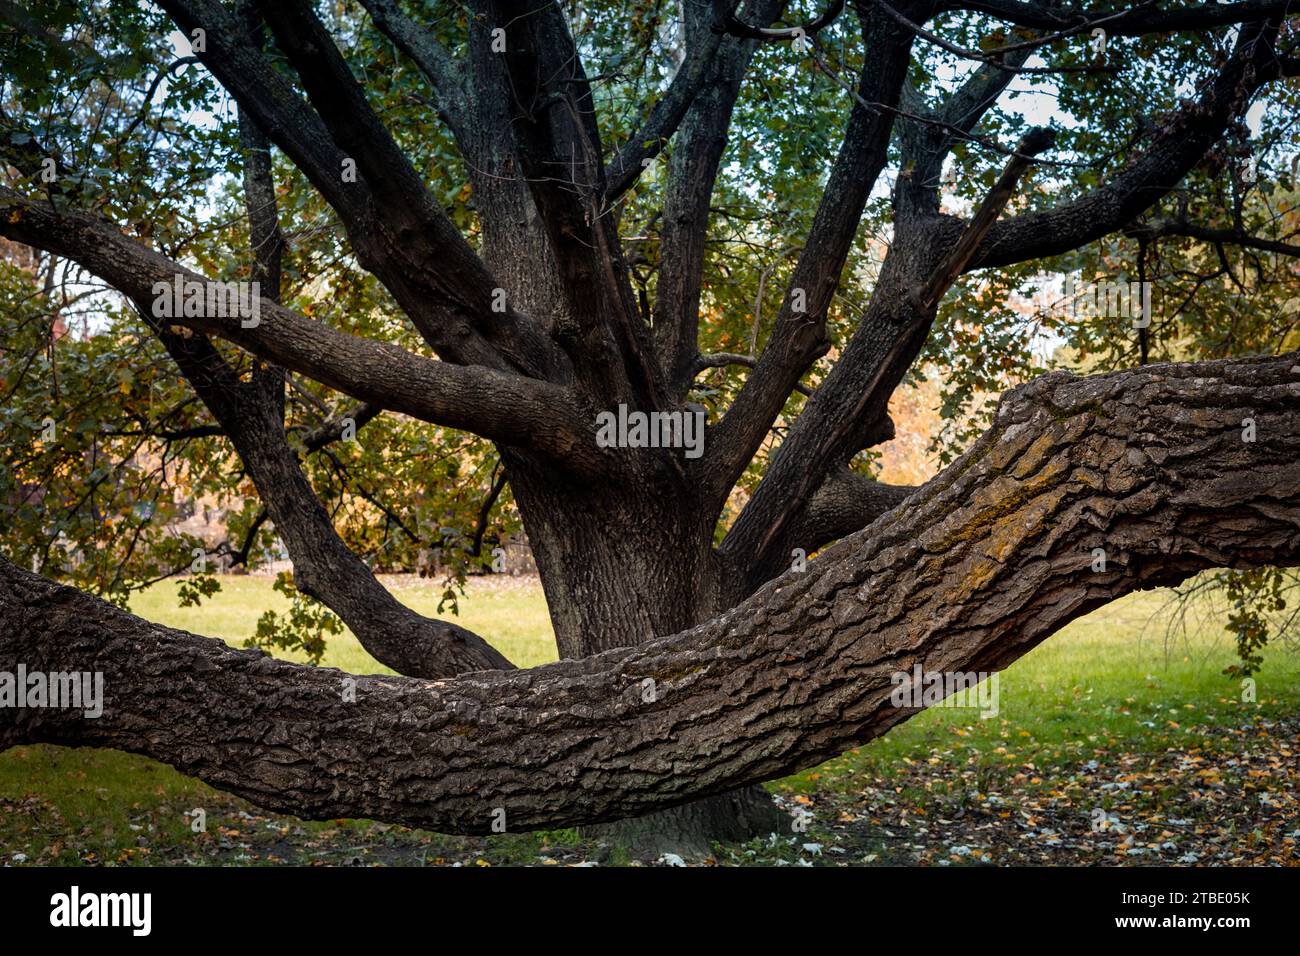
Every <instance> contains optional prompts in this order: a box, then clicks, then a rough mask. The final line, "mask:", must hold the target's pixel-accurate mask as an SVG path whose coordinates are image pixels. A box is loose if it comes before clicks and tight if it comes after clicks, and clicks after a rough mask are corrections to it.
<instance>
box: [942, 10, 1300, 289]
mask: <svg viewBox="0 0 1300 956" xmlns="http://www.w3.org/2000/svg"><path fill="white" fill-rule="evenodd" d="M1276 35H1277V26H1276V24H1264V25H1252V26H1249V27H1245V28H1243V30H1242V33H1241V36H1240V37H1239V38H1238V40H1237V45H1236V48H1235V49H1234V50H1233V53H1232V56H1231V58H1230V59H1229V61H1228V63H1227V64H1225V65H1224V67H1223V69H1222V70H1220V72H1219V73H1217V74H1216V75H1215V76H1214V78H1213V79H1212V80H1210V81H1209V82H1208V83H1207V84H1206V85H1205V88H1204V90H1203V91H1202V93H1201V95H1200V96H1199V97H1197V98H1196V99H1195V100H1194V101H1192V102H1190V103H1188V104H1187V105H1186V106H1184V107H1182V108H1181V109H1179V110H1178V112H1177V113H1176V114H1175V115H1174V117H1173V119H1172V120H1171V121H1169V122H1167V123H1166V124H1165V125H1164V126H1162V127H1161V128H1160V129H1159V130H1158V132H1157V133H1156V135H1155V136H1154V138H1153V139H1152V142H1151V145H1150V146H1149V147H1148V148H1147V150H1146V151H1145V152H1144V153H1142V154H1141V155H1140V156H1139V157H1137V158H1136V159H1135V160H1134V161H1133V162H1131V163H1130V164H1129V165H1128V167H1127V168H1126V169H1124V170H1123V171H1122V172H1120V173H1119V174H1117V175H1116V176H1115V177H1114V179H1112V180H1111V181H1110V182H1109V183H1107V184H1105V185H1104V186H1100V187H1098V188H1097V189H1094V190H1092V191H1091V192H1089V193H1087V194H1085V195H1083V196H1081V197H1079V198H1078V199H1075V200H1072V201H1070V202H1066V203H1062V204H1061V205H1059V206H1055V207H1053V208H1051V209H1047V210H1044V211H1041V212H1027V213H1022V214H1021V215H1018V216H1014V217H1012V218H1009V219H1006V220H1004V221H1002V222H999V223H998V224H997V225H995V226H994V227H993V228H992V229H991V230H990V231H989V234H988V238H987V239H986V241H985V243H984V244H983V246H982V247H981V248H980V250H979V252H978V254H977V255H976V256H974V257H973V258H972V259H971V263H970V268H972V269H975V268H988V267H992V266H1000V265H1009V264H1011V263H1014V262H1020V261H1022V260H1025V259H1037V258H1044V257H1047V256H1052V255H1057V254H1059V253H1062V252H1068V251H1069V250H1071V249H1076V248H1078V247H1079V246H1082V245H1086V244H1087V243H1089V242H1092V241H1094V240H1096V239H1099V238H1101V237H1102V236H1105V235H1107V234H1108V233H1111V232H1115V231H1116V230H1119V229H1121V228H1123V227H1124V226H1125V225H1127V224H1128V223H1129V222H1131V221H1132V220H1133V219H1134V218H1136V217H1137V216H1138V215H1139V214H1140V213H1141V212H1142V211H1143V210H1144V209H1147V208H1149V207H1151V206H1152V205H1154V204H1155V203H1156V201H1157V200H1159V199H1160V198H1161V197H1162V196H1164V195H1166V194H1167V193H1168V192H1169V191H1170V190H1172V189H1173V188H1174V187H1175V186H1177V185H1178V183H1179V182H1180V181H1181V180H1182V178H1183V177H1184V176H1185V175H1186V174H1187V173H1188V171H1190V170H1191V169H1192V168H1193V167H1194V166H1195V165H1196V164H1197V163H1198V162H1200V160H1201V158H1202V157H1203V156H1204V155H1205V152H1206V150H1208V149H1209V148H1210V146H1212V145H1213V144H1214V143H1215V142H1216V141H1217V140H1218V139H1219V138H1220V137H1221V136H1222V135H1223V131H1224V129H1225V128H1226V127H1227V125H1228V124H1229V123H1230V122H1231V121H1232V120H1233V119H1234V118H1235V117H1238V116H1240V115H1242V114H1244V113H1245V111H1246V108H1247V107H1248V106H1249V104H1250V98H1251V96H1252V95H1253V94H1254V93H1255V92H1256V91H1257V90H1258V89H1259V88H1260V87H1261V86H1263V85H1264V84H1265V83H1267V82H1268V81H1270V80H1273V79H1276V78H1277V77H1278V76H1279V75H1280V70H1281V68H1280V66H1279V63H1278V61H1277V57H1276V52H1275V49H1274V40H1275V38H1276ZM947 228H949V229H954V228H956V227H955V225H953V224H951V223H950V224H949V225H948V227H947Z"/></svg>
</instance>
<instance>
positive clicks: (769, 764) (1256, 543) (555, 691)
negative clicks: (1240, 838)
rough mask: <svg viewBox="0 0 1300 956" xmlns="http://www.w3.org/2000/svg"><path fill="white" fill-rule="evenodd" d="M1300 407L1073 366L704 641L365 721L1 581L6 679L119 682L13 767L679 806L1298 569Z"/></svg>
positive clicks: (286, 678) (425, 689) (557, 804)
mask: <svg viewBox="0 0 1300 956" xmlns="http://www.w3.org/2000/svg"><path fill="white" fill-rule="evenodd" d="M1298 411H1300V364H1298V362H1297V356H1296V355H1287V356H1282V357H1280V358H1266V359H1246V360H1237V361H1228V362H1212V363H1211V362H1207V363H1196V364H1189V365H1164V366H1149V367H1147V368H1144V369H1139V370H1133V371H1127V372H1121V373H1116V374H1112V375H1106V376H1099V377H1094V378H1084V379H1080V378H1076V377H1074V376H1071V375H1067V374H1062V373H1053V374H1051V375H1048V376H1045V377H1044V378H1042V379H1039V380H1038V381H1036V382H1034V383H1031V384H1030V385H1028V386H1026V387H1023V388H1021V389H1018V390H1016V391H1015V392H1013V393H1012V394H1010V395H1009V396H1008V397H1006V398H1005V399H1004V400H1003V402H1002V403H1001V406H1000V408H999V410H998V413H997V415H996V418H995V424H994V428H993V430H992V431H990V432H989V433H988V434H987V435H985V436H984V437H983V438H981V439H980V440H979V441H978V442H977V443H976V444H975V446H974V447H973V448H972V449H971V450H970V451H969V452H968V453H967V454H966V455H964V456H962V458H960V459H959V460H958V461H957V462H956V463H955V464H954V465H953V466H951V467H950V468H948V469H947V470H946V471H944V472H943V474H941V475H940V476H939V477H938V478H936V479H935V480H934V481H932V482H930V483H929V484H927V485H926V486H924V487H923V488H921V489H920V490H919V491H917V492H916V493H915V494H913V495H912V496H910V497H909V498H908V499H907V500H906V501H905V502H904V503H903V504H902V505H901V506H900V507H898V508H896V509H895V510H893V511H891V512H889V513H888V514H886V515H885V516H882V518H881V519H879V520H878V521H876V522H875V523H874V524H873V525H872V526H871V527H869V528H867V529H865V530H863V531H862V532H860V533H858V534H855V535H852V536H850V537H849V538H846V539H844V540H843V541H841V542H840V543H839V544H838V545H836V546H835V547H833V548H831V549H829V550H827V551H826V552H825V553H824V554H823V555H822V556H821V557H819V558H818V559H817V560H815V561H813V562H812V563H811V564H810V565H809V566H808V568H807V570H806V571H804V572H802V573H800V572H789V573H787V574H785V575H783V576H781V577H780V578H778V579H777V580H775V581H772V582H770V583H769V584H768V585H766V586H765V587H764V588H763V589H762V590H761V591H759V592H758V593H757V594H755V595H754V596H753V597H752V598H751V599H750V600H748V601H746V602H745V603H743V604H742V605H740V606H738V607H736V608H734V609H732V610H731V611H729V612H728V613H727V614H725V615H722V616H720V617H718V618H717V619H715V620H713V621H711V622H709V623H707V624H705V625H703V626H701V627H698V628H694V629H691V630H689V631H685V632H683V633H681V634H677V635H673V636H671V637H667V638H662V639H659V640H656V641H652V642H650V643H648V644H644V645H642V646H639V647H633V648H620V649H615V650H612V651H609V652H606V653H604V654H600V655H598V656H596V657H592V658H588V659H585V660H567V661H560V662H558V663H555V664H550V665H547V666H544V667H539V668H535V669H533V670H529V671H522V672H512V673H508V674H501V673H491V674H477V675H471V676H466V677H462V678H458V679H453V680H442V681H422V680H411V679H402V678H382V677H379V678H357V679H356V694H355V701H353V700H350V699H349V697H348V695H346V694H345V693H344V690H345V684H344V680H345V678H346V676H347V675H345V674H343V673H341V672H339V671H335V670H330V669H324V668H307V667H301V666H297V665H293V664H288V663H283V662H279V661H274V660H272V659H270V658H268V657H266V656H265V655H263V654H260V653H256V652H249V651H237V650H232V649H230V648H228V647H227V646H226V645H225V644H224V643H223V642H220V641H215V640H210V639H205V638H200V637H195V636H193V635H189V634H185V633H182V632H179V631H174V630H169V629H167V628H163V627H159V626H157V625H152V624H148V623H146V622H144V621H141V620H139V619H138V618H134V617H132V616H131V615H129V614H127V613H125V612H123V611H120V610H117V609H115V608H112V607H110V606H109V605H107V604H104V603H102V602H100V601H98V600H96V599H94V598H91V597H89V596H87V595H85V594H82V593H80V592H78V591H76V590H74V589H71V588H66V587H60V586H58V585H56V584H53V583H51V582H49V581H45V580H43V579H41V578H38V577H36V576H35V575H32V574H29V573H27V572H24V571H22V570H20V569H18V568H16V567H14V566H13V565H12V564H10V563H9V562H7V561H0V620H2V621H3V622H4V626H3V628H0V635H2V636H0V669H7V670H14V669H15V668H16V667H17V664H18V662H22V663H23V664H25V666H26V667H27V668H28V670H29V671H31V670H40V671H45V672H58V671H98V672H101V673H103V675H104V708H103V715H102V716H101V717H100V718H98V719H94V720H88V719H86V718H84V717H83V716H82V715H81V714H80V713H78V712H75V711H70V710H64V709H57V708H23V709H18V708H4V709H3V710H2V711H0V748H4V747H10V746H14V745H16V744H23V743H54V744H65V745H76V746H104V747H114V748H117V749H120V750H126V751H131V752H136V753H142V754H145V755H147V756H150V757H153V758H155V759H159V760H162V761H165V762H168V763H170V764H171V765H173V766H175V767H177V768H178V769H180V770H181V771H183V772H185V773H189V774H192V775H194V776H197V777H199V778H201V779H203V780H205V781H207V782H209V783H211V784H213V785H215V786H217V787H220V788H223V789H226V790H229V791H231V792H234V793H236V794H239V795H241V796H243V797H246V798H248V799H250V800H252V801H253V802H255V803H257V804H258V805H260V806H264V807H266V808H268V809H273V810H279V811H288V812H292V813H295V814H297V815H300V816H306V817H316V818H328V817H337V816H361V817H368V818H372V819H378V820H388V821H393V822H398V823H403V824H408V825H415V826H424V827H429V828H431V829H435V830H439V831H443V832H463V833H487V832H490V831H491V829H492V824H493V822H494V821H499V820H500V819H501V816H500V812H499V811H504V814H505V821H506V824H507V829H509V830H514V831H517V830H527V829H535V828H541V827H557V826H569V825H573V824H578V823H588V822H596V821H603V820H612V819H617V818H621V817H627V816H633V815H637V814H641V813H645V812H647V811H650V810H655V809H660V808H663V807H667V806H672V805H676V804H681V803H684V802H686V801H688V800H691V799H693V798H696V797H700V796H704V795H708V794H714V793H721V792H724V791H726V790H730V789H733V788H735V787H737V786H740V785H743V784H746V783H749V782H753V781H759V780H766V779H772V778H774V777H778V776H781V775H783V774H787V773H791V772H793V771H797V770H800V769H803V768H806V767H810V766H813V765H815V764H817V763H819V762H821V761H824V760H826V759H828V758H830V757H832V756H835V755H837V754H839V753H841V752H843V751H844V750H846V749H848V748H850V747H853V746H856V745H859V744H861V743H864V742H865V741H868V740H870V739H872V738H874V737H877V736H879V735H880V734H882V733H884V732H885V731H886V730H888V729H889V728H890V727H892V726H894V725H896V724H898V723H900V722H901V721H903V720H906V719H907V718H908V717H910V716H912V715H913V714H915V713H916V712H917V710H916V709H914V708H899V707H895V706H893V705H892V704H891V701H890V698H891V694H892V692H893V690H894V684H893V682H892V680H891V677H892V675H893V674H895V673H897V672H900V671H902V672H908V671H910V670H911V669H912V668H913V667H914V666H915V665H920V666H921V667H922V668H923V670H925V671H930V672H952V671H958V670H960V671H964V672H970V671H985V672H987V671H995V670H1000V669H1002V668H1004V667H1006V666H1007V665H1008V664H1009V663H1011V662H1012V661H1014V660H1016V659H1017V658H1018V657H1020V656H1022V655H1023V654H1025V653H1026V652H1027V651H1029V650H1030V649H1032V648H1033V647H1034V646H1036V645H1037V644H1038V643H1040V642H1041V641H1043V640H1044V639H1045V638H1047V637H1048V636H1050V635H1051V634H1052V633H1054V632H1055V631H1057V630H1058V629H1060V628H1061V627H1062V626H1064V625H1065V624H1066V623H1068V622H1069V621H1071V620H1073V619H1074V618H1077V617H1079V616H1080V615H1083V614H1086V613H1087V612H1088V611H1090V610H1093V609H1094V608H1097V607H1099V606H1101V605H1103V604H1105V603H1107V602H1109V601H1111V600H1113V599H1115V598H1116V597H1119V596H1120V595H1123V594H1126V593H1129V592H1131V591H1134V590H1137V589H1140V588H1147V587H1152V586H1155V585H1165V584H1173V583H1177V582H1179V581H1181V580H1184V579H1186V578H1187V577H1188V576H1190V575H1192V574H1194V573H1196V572H1197V571H1200V570H1202V569H1205V568H1209V567H1216V566H1232V567H1237V568H1247V567H1258V566H1262V565H1269V564H1273V565H1279V564H1280V565H1296V564H1300V414H1297V412H1298ZM1245 418H1250V419H1253V421H1254V422H1255V424H1256V429H1257V431H1256V435H1257V440H1256V441H1253V442H1251V441H1243V440H1242V434H1243V432H1242V421H1243V419H1245ZM1098 548H1100V549H1102V551H1103V552H1104V553H1105V556H1106V563H1105V569H1104V570H1100V571H1094V570H1093V567H1094V566H1095V562H1096V557H1095V553H1094V552H1095V549H1098ZM645 681H652V682H653V686H654V687H655V693H654V695H653V696H652V699H651V700H650V701H649V702H647V697H646V696H645V694H644V692H643V691H644V687H645V686H646V685H645V683H644V682H645Z"/></svg>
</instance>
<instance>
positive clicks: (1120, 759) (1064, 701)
mask: <svg viewBox="0 0 1300 956" xmlns="http://www.w3.org/2000/svg"><path fill="white" fill-rule="evenodd" d="M386 583H388V585H389V586H390V587H391V588H392V589H393V590H394V593H396V594H397V596H398V597H399V598H400V599H401V600H402V601H404V602H406V603H407V604H409V605H410V606H411V607H413V608H415V609H416V610H419V611H421V612H424V613H428V614H433V613H434V612H435V611H436V607H437V603H438V593H439V589H438V588H437V587H436V586H435V585H434V583H433V582H430V581H424V580H420V579H418V578H394V579H389V580H388V581H387V582H386ZM1167 602H1168V594H1167V593H1166V592H1151V593H1145V594H1135V595H1131V596H1129V597H1128V598H1125V599H1124V600H1121V601H1118V602H1116V603H1114V604H1112V605H1110V606H1109V607H1107V608H1104V609H1102V610H1101V611H1098V612H1096V613H1094V614H1092V615H1090V616H1089V617H1087V618H1084V619H1082V620H1080V621H1076V622H1075V623H1074V624H1072V625H1071V626H1070V627H1068V628H1066V629H1065V630H1064V631H1063V632H1061V633H1059V634H1057V635H1056V636H1055V637H1053V638H1051V639H1049V640H1048V641H1047V642H1046V643H1045V644H1044V645H1042V646H1040V647H1039V648H1037V649H1036V650H1034V651H1033V652H1031V653H1030V654H1028V655H1026V656H1025V657H1024V658H1022V659H1021V660H1020V661H1018V662H1016V663H1015V664H1014V665H1012V666H1011V667H1010V668H1009V669H1008V670H1007V671H1005V672H1003V673H1002V675H1001V676H1000V694H999V699H998V708H999V713H998V715H997V716H996V717H994V718H991V719H984V718H981V717H980V715H979V712H978V711H976V710H963V709H931V710H928V711H926V712H924V713H922V714H920V715H919V716H917V717H915V718H913V719H912V720H910V721H909V722H907V723H906V724H903V725H902V726H900V727H898V728H896V729H895V730H894V731H892V732H891V733H889V734H888V735H887V736H885V737H884V738H882V739H879V740H876V741H873V742H872V743H870V744H868V745H866V746H864V747H861V748H859V749H856V750H854V751H851V752H850V753H848V754H845V755H843V756H841V757H839V758H837V759H835V760H832V761H830V762H828V763H826V764H823V765H822V766H820V767H818V768H815V769H813V770H810V771H807V772H805V773H802V774H798V775H796V776H793V777H790V778H787V779H785V780H781V781H777V782H775V783H773V784H771V785H770V787H771V789H772V791H773V792H774V793H775V794H776V796H777V799H778V800H779V801H780V802H782V803H783V804H784V805H785V807H786V808H787V809H788V810H790V811H791V813H792V814H796V813H797V812H798V811H801V810H802V811H807V814H808V816H807V817H806V819H807V820H808V821H809V822H808V824H807V828H806V831H805V830H804V829H803V827H802V825H799V826H798V827H796V826H794V825H792V832H791V834H790V835H788V836H785V837H782V838H780V839H768V840H765V841H755V842H754V843H752V844H749V845H745V846H733V847H720V848H719V851H718V854H717V856H716V860H717V862H719V863H762V864H774V865H834V864H845V863H853V864H876V863H923V864H938V865H971V864H981V863H983V864H988V863H993V864H998V863H1153V862H1165V863H1174V862H1181V863H1185V864H1197V863H1199V864H1215V863H1254V864H1284V865H1286V864H1290V865H1298V864H1300V856H1298V855H1297V839H1298V838H1300V809H1298V803H1297V796H1296V794H1297V790H1300V720H1298V719H1297V717H1298V715H1300V655H1298V654H1296V653H1295V652H1294V651H1291V650H1288V649H1286V648H1284V647H1282V646H1281V645H1280V644H1279V645H1278V646H1274V647H1270V648H1269V649H1268V650H1267V651H1266V653H1265V666H1264V670H1263V672H1262V673H1261V674H1260V675H1259V676H1258V677H1257V686H1256V700H1255V701H1254V702H1247V701H1243V700H1242V690H1241V687H1240V685H1239V682H1237V681H1234V680H1232V679H1230V678H1228V677H1225V676H1224V675H1223V674H1222V670H1223V668H1224V667H1225V666H1226V665H1227V664H1230V663H1232V661H1233V660H1234V658H1233V653H1232V643H1231V641H1230V639H1229V637H1228V635H1227V634H1226V632H1224V631H1223V630H1222V625H1221V623H1218V622H1214V621H1210V622H1206V623H1202V624H1200V625H1199V626H1196V627H1192V628H1190V629H1189V630H1188V632H1187V633H1186V634H1180V635H1179V636H1178V637H1177V638H1176V639H1174V640H1169V641H1167V640H1166V628H1165V624H1166V622H1167V621H1168V612H1167ZM284 604H285V602H284V600H283V598H282V597H281V596H280V595H278V594H276V593H275V592H273V591H272V589H271V580H270V579H268V578H251V577H228V578H226V579H225V580H224V586H223V590H222V592H221V594H219V595H218V596H217V597H216V598H215V599H213V600H211V601H208V602H206V603H205V604H204V605H203V606H202V607H200V608H178V607H177V606H176V600H175V585H174V584H163V585H160V586H158V587H155V588H153V589H151V590H150V591H148V592H146V593H145V594H142V595H140V596H139V597H138V598H137V599H136V601H135V602H134V604H133V607H132V609H133V610H134V611H135V612H136V613H137V614H140V615H142V616H143V617H146V618H148V619H150V620H153V621H157V622H159V623H163V624H168V625H171V626H173V627H178V628H184V629H186V630H190V631H194V632H196V633H201V634H207V635H211V636H213V637H221V638H224V639H226V640H228V641H230V642H231V643H236V644H237V643H240V642H241V641H242V640H243V638H244V637H246V636H247V635H249V634H251V633H252V632H253V630H254V628H255V626H256V621H257V618H258V617H259V616H260V615H261V613H262V612H263V611H264V610H265V609H267V608H281V607H283V606H284ZM460 611H461V613H460V616H459V617H458V618H456V619H457V620H458V621H460V622H461V623H462V624H464V625H465V626H466V627H469V628H470V629H472V630H474V631H476V632H478V633H480V634H483V635H484V636H486V637H488V638H489V639H490V640H491V641H492V642H493V643H494V644H496V646H498V647H499V648H500V649H501V650H502V651H503V652H504V653H505V654H506V655H507V656H508V657H510V658H511V659H512V660H514V661H516V662H517V663H519V664H521V665H524V666H531V665H535V664H540V663H544V662H546V661H549V660H553V659H554V657H555V648H554V644H553V642H552V639H551V628H550V622H549V620H548V618H547V614H546V604H545V600H544V598H543V596H542V593H541V588H540V586H539V585H538V584H537V583H536V582H535V581H533V580H530V579H506V578H490V579H483V580H475V581H472V582H471V584H470V587H469V591H468V594H467V596H466V597H465V598H463V599H462V600H461V602H460ZM445 616H447V615H445ZM324 663H325V664H327V665H329V666H333V667H340V668H343V669H345V670H349V671H353V672H358V673H385V672H387V671H386V670H385V669H384V668H382V667H379V666H378V665H376V664H375V663H374V661H373V660H371V659H370V658H369V657H368V656H367V655H366V654H365V653H364V651H362V650H361V648H360V646H359V645H358V644H357V642H356V640H355V639H354V638H352V636H351V635H350V634H348V635H344V636H342V637H339V638H334V639H332V640H331V642H330V646H329V650H328V652H327V653H326V656H325V660H324ZM196 807H200V808H203V809H204V810H205V812H206V815H207V829H206V832H201V833H195V832H192V830H191V826H190V820H189V818H187V817H186V816H185V815H184V814H185V812H186V811H188V810H191V809H193V808H196ZM792 819H793V817H792ZM592 859H594V860H597V861H599V862H613V863H617V862H623V861H622V860H620V859H619V857H618V856H617V855H612V854H611V851H610V850H609V849H608V848H605V847H601V846H592V845H588V844H584V843H583V842H582V841H580V840H578V838H577V835H576V834H575V833H574V832H573V831H555V832H550V833H543V834H506V835H502V836H499V837H491V838H486V839H478V838H472V839H471V838H458V837H447V836H442V835H438V834H431V833H425V832H423V831H418V830H410V829H408V828H405V827H396V826H389V825H385V824H377V823H373V822H369V821H341V820H340V821H330V822H323V823H322V822H305V821H301V820H298V819H296V818H293V817H287V816H281V815H274V814H266V813H263V812H262V811H259V810H257V809H256V808H254V807H252V806H251V805H249V804H247V803H245V802H244V801H241V800H238V799H236V798H234V797H231V796H229V795H226V794H222V793H219V792H217V791H215V790H213V789H212V788H210V787H208V786H206V785H205V784H203V783H200V782H198V781H196V780H193V779H190V778H188V777H185V776H183V775H181V774H179V773H177V772H176V771H174V770H172V769H171V768H169V767H166V766H164V765H162V764H159V763H156V762H154V761H151V760H148V759H145V758H143V757H137V756H134V755H131V754H123V753H118V752H113V751H78V750H70V749H66V748H60V747H20V748H15V749H13V750H10V751H8V752H7V753H4V754H0V862H8V863H18V864H24V863H25V864H28V865H31V864H50V863H61V864H76V863H86V864H102V863H110V864H111V863H120V864H132V863H135V864H147V863H204V864H207V863H250V864H273V863H278V862H292V863H394V864H421V863H449V864H465V865H474V864H478V865H489V864H502V863H541V864H550V865H557V864H563V863H575V862H581V861H585V860H592Z"/></svg>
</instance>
